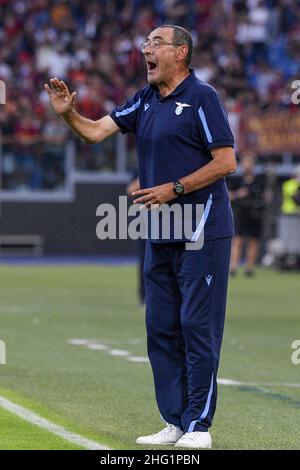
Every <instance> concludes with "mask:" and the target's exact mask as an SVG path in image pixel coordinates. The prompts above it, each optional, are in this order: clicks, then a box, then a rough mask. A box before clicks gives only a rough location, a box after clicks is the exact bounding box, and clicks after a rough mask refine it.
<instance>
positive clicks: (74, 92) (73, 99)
mask: <svg viewBox="0 0 300 470" xmlns="http://www.w3.org/2000/svg"><path fill="white" fill-rule="evenodd" d="M75 100H76V91H73V93H72V95H71V96H70V101H71V105H72V106H74V104H75Z"/></svg>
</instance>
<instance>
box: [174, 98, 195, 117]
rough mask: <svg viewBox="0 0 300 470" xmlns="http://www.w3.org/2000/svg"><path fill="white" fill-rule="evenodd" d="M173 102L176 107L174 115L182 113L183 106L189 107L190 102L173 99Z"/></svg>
mask: <svg viewBox="0 0 300 470" xmlns="http://www.w3.org/2000/svg"><path fill="white" fill-rule="evenodd" d="M175 104H177V108H176V109H175V114H176V116H179V114H181V113H182V111H183V108H190V107H191V105H190V104H187V103H180V102H177V101H175Z"/></svg>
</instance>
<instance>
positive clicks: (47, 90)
mask: <svg viewBox="0 0 300 470" xmlns="http://www.w3.org/2000/svg"><path fill="white" fill-rule="evenodd" d="M44 88H45V90H46V92H47V93H48V95H49V96H50V97H51V95H52V90H51V88H50V87H49V85H48V83H45V85H44Z"/></svg>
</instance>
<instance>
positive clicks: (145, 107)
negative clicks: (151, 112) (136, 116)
mask: <svg viewBox="0 0 300 470" xmlns="http://www.w3.org/2000/svg"><path fill="white" fill-rule="evenodd" d="M149 106H150V104H149V103H145V104H144V111H147V109H148V108H149Z"/></svg>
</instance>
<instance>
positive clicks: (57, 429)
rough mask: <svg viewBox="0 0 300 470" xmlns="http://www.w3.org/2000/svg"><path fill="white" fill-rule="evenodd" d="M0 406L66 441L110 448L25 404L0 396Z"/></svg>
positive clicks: (87, 447) (99, 448) (87, 446)
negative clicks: (43, 415) (45, 416)
mask: <svg viewBox="0 0 300 470" xmlns="http://www.w3.org/2000/svg"><path fill="white" fill-rule="evenodd" d="M0 407H2V408H4V409H5V410H7V411H10V412H11V413H13V414H14V415H16V416H19V418H22V419H24V420H25V421H27V422H28V423H31V424H34V425H35V426H38V427H39V428H42V429H45V430H46V431H48V432H50V433H52V434H56V435H57V436H59V437H61V438H63V439H65V440H66V441H69V442H72V443H73V444H76V445H78V446H81V447H84V448H85V449H88V450H110V449H109V448H108V447H106V446H104V445H102V444H98V442H95V441H91V440H90V439H86V438H85V437H82V436H80V435H79V434H75V433H73V432H70V431H68V430H67V429H65V428H63V427H62V426H59V425H57V424H54V423H51V421H48V420H47V419H45V418H42V417H41V416H39V415H38V414H36V413H34V412H33V411H30V410H28V409H27V408H24V407H23V406H20V405H16V404H15V403H13V402H11V401H10V400H7V398H4V397H2V396H0Z"/></svg>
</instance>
